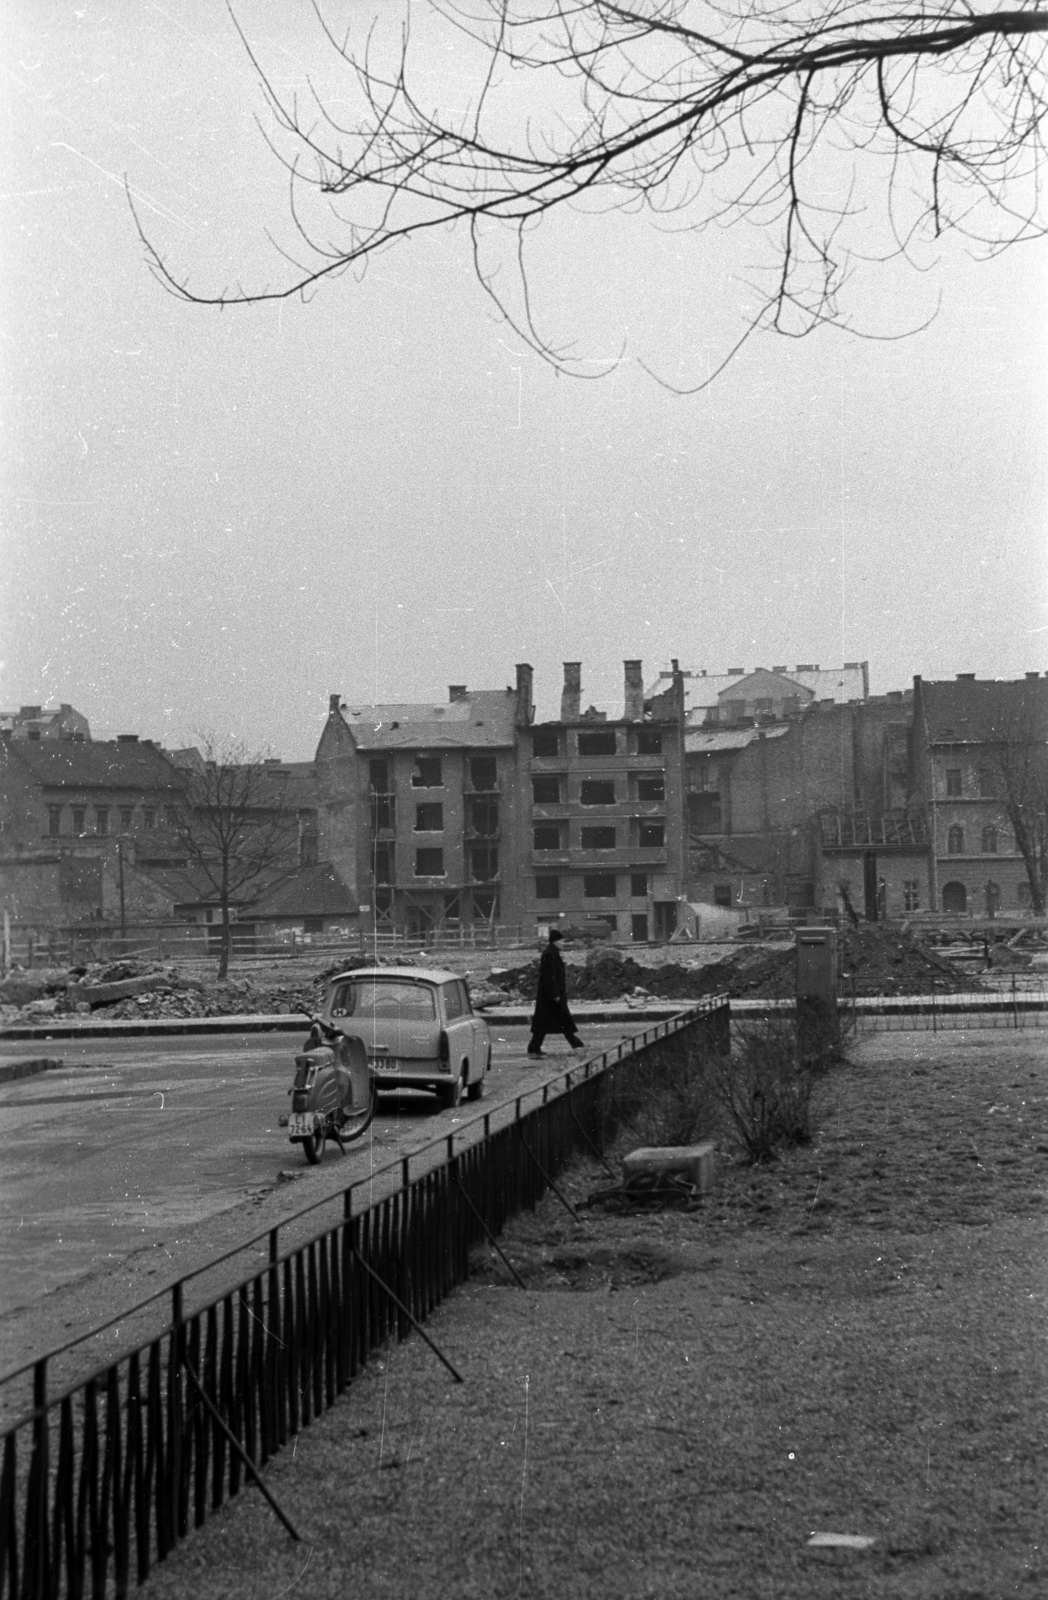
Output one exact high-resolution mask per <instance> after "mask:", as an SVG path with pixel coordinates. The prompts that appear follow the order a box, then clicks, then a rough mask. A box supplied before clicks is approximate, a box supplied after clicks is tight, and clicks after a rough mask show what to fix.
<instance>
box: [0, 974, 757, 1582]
mask: <svg viewBox="0 0 1048 1600" xmlns="http://www.w3.org/2000/svg"><path fill="white" fill-rule="evenodd" d="M711 1049H713V1050H718V1051H727V1050H728V1049H730V1016H729V1007H728V1002H727V1000H726V999H725V998H724V997H723V996H719V997H716V998H713V999H710V1000H707V1001H703V1002H701V1003H699V1004H696V1005H693V1006H691V1007H690V1008H689V1009H688V1010H687V1011H684V1012H682V1013H681V1014H680V1015H679V1016H678V1017H675V1018H673V1019H672V1020H670V1021H668V1022H663V1023H660V1024H658V1025H657V1026H655V1027H652V1028H649V1029H648V1030H647V1031H646V1032H645V1033H643V1034H641V1035H639V1036H638V1037H636V1038H634V1039H630V1040H627V1041H624V1042H623V1043H621V1044H619V1045H617V1046H615V1047H614V1048H612V1049H610V1050H608V1051H606V1052H605V1053H604V1054H603V1055H600V1056H597V1057H595V1058H593V1059H592V1060H589V1061H585V1062H582V1063H580V1064H577V1065H573V1066H572V1067H571V1068H570V1069H568V1070H567V1071H565V1072H563V1073H560V1074H557V1075H555V1076H552V1077H550V1078H547V1079H544V1081H543V1082H542V1084H541V1085H540V1086H539V1087H538V1088H537V1089H536V1090H534V1091H532V1092H531V1093H528V1094H524V1095H522V1096H518V1097H514V1098H512V1099H508V1100H506V1101H504V1102H502V1103H501V1104H495V1105H492V1106H491V1107H489V1108H488V1109H486V1110H485V1111H484V1112H483V1113H478V1114H477V1116H476V1117H473V1118H471V1119H469V1120H467V1121H466V1122H464V1123H462V1124H457V1125H456V1126H455V1129H454V1131H452V1132H449V1133H447V1134H446V1135H443V1136H441V1137H440V1138H439V1139H436V1140H433V1141H431V1142H430V1143H429V1144H427V1145H425V1146H423V1147H422V1148H420V1149H417V1150H414V1151H412V1153H411V1154H410V1155H407V1156H403V1157H400V1158H398V1159H397V1160H395V1161H393V1162H390V1163H389V1164H388V1165H387V1166H385V1167H380V1168H378V1169H376V1170H375V1171H373V1172H369V1173H368V1175H367V1177H366V1178H362V1179H361V1180H360V1181H357V1182H352V1183H350V1184H349V1185H348V1186H347V1187H346V1188H345V1189H344V1190H343V1191H341V1193H340V1194H338V1195H337V1196H336V1197H335V1199H334V1200H331V1199H330V1198H328V1199H324V1200H321V1201H317V1202H315V1203H314V1204H313V1205H311V1206H309V1207H306V1208H304V1209H303V1210H301V1211H299V1212H297V1213H295V1215H294V1216H292V1217H289V1218H287V1219H285V1220H284V1221H283V1222H282V1223H281V1224H280V1225H279V1226H278V1227H273V1228H271V1229H268V1230H266V1231H264V1232H262V1233H259V1234H257V1235H256V1236H255V1237H253V1238H252V1239H249V1240H247V1241H245V1243H244V1244H243V1245H242V1246H239V1247H238V1248H237V1249H236V1250H234V1251H230V1252H227V1253H226V1254H225V1255H223V1256H219V1257H217V1258H215V1259H214V1260H212V1261H210V1262H208V1263H207V1264H206V1265H205V1266H203V1267H201V1268H199V1269H197V1270H196V1271H194V1272H193V1273H191V1274H188V1275H186V1276H185V1277H183V1278H181V1279H179V1281H178V1282H176V1283H174V1284H172V1285H170V1286H168V1287H167V1288H166V1289H164V1290H161V1291H159V1292H158V1293H157V1294H155V1295H152V1296H150V1297H149V1298H148V1299H146V1300H144V1301H142V1302H140V1303H139V1304H138V1305H136V1306H133V1307H131V1308H130V1309H128V1310H125V1311H123V1312H122V1313H120V1314H119V1315H118V1316H115V1317H113V1318H111V1319H110V1320H109V1321H108V1322H107V1323H105V1324H103V1325H101V1326H100V1327H95V1328H93V1329H92V1330H91V1331H90V1332H89V1333H86V1334H84V1335H82V1336H80V1337H78V1338H77V1339H75V1340H72V1341H70V1342H69V1343H67V1344H65V1345H63V1346H61V1347H59V1348H57V1349H54V1350H52V1351H50V1352H48V1353H47V1354H46V1355H42V1356H40V1357H38V1358H37V1359H36V1360H34V1361H32V1362H30V1363H27V1364H26V1365H25V1366H23V1367H21V1368H19V1369H17V1370H16V1371H14V1372H11V1373H9V1374H8V1375H7V1376H6V1377H5V1378H3V1379H2V1380H0V1417H2V1418H3V1421H4V1428H3V1433H2V1458H3V1459H2V1464H0V1600H44V1597H48V1600H60V1597H65V1596H68V1597H70V1600H80V1597H82V1596H87V1595H90V1596H92V1597H96V1600H102V1597H104V1596H110V1595H111V1596H115V1597H120V1596H122V1595H126V1594H127V1592H128V1590H129V1589H130V1588H132V1587H134V1586H135V1585H137V1584H140V1583H142V1582H144V1581H145V1579H146V1577H147V1576H148V1574H149V1571H150V1569H151V1568H152V1567H153V1566H154V1565H155V1563H157V1562H158V1561H162V1560H163V1559H164V1558H165V1557H166V1556H167V1555H168V1554H169V1553H170V1552H171V1551H172V1550H173V1549H174V1548H175V1547H176V1545H177V1544H178V1543H179V1541H180V1540H182V1539H184V1538H185V1537H186V1536H187V1535H188V1533H189V1532H190V1530H191V1529H192V1528H196V1527H200V1526H201V1524H202V1523H204V1522H205V1521H206V1519H207V1517H208V1516H209V1515H210V1514H211V1513H212V1512H215V1511H217V1510H218V1509H219V1508H220V1507H221V1506H222V1505H223V1504H224V1503H225V1502H226V1501H227V1500H229V1499H230V1498H232V1497H233V1496H235V1495H237V1494H238V1493H239V1492H240V1491H241V1489H242V1488H244V1487H245V1485H246V1484H248V1483H250V1482H253V1481H254V1482H257V1483H258V1486H259V1488H260V1490H261V1492H262V1493H263V1494H265V1495H266V1498H267V1500H269V1502H270V1504H271V1506H272V1507H273V1510H274V1515H275V1516H278V1517H279V1518H280V1520H281V1521H282V1522H283V1523H284V1525H285V1527H286V1528H287V1529H288V1531H289V1532H290V1533H291V1534H292V1535H293V1536H295V1537H297V1536H298V1535H297V1530H296V1529H295V1528H294V1527H293V1524H292V1523H291V1521H290V1519H289V1518H288V1517H287V1516H286V1513H285V1512H284V1511H283V1510H282V1508H281V1507H279V1506H278V1505H277V1504H276V1502H275V1500H273V1499H272V1497H271V1496H270V1494H269V1491H268V1489H267V1487H266V1486H265V1481H264V1477H263V1473H262V1469H263V1468H264V1467H265V1465H266V1463H267V1462H268V1461H269V1459H270V1458H271V1457H272V1456H273V1455H274V1453H275V1452H276V1451H278V1450H279V1449H281V1448H282V1446H284V1445H285V1444H286V1443H288V1441H289V1440H292V1439H294V1438H295V1436H296V1435H297V1434H298V1433H299V1431H300V1430H301V1429H303V1428H305V1427H307V1426H308V1425H309V1424H310V1423H311V1422H312V1421H313V1420H314V1419H315V1418H317V1417H319V1416H320V1415H321V1414H322V1413H323V1412H324V1411H325V1410H326V1409H327V1408H328V1407H329V1406H331V1405H332V1404H334V1402H335V1401H336V1399H337V1398H338V1397H339V1396H340V1395H341V1394H343V1393H344V1392H345V1390H346V1389H347V1387H348V1386H349V1385H350V1384H351V1383H352V1381H353V1379H354V1377H355V1376H356V1374H357V1373H358V1372H359V1371H360V1370H361V1368H362V1367H363V1366H364V1365H365V1363H366V1362H367V1360H368V1358H369V1353H370V1352H371V1351H372V1350H374V1349H376V1348H377V1347H379V1346H383V1345H385V1344H387V1343H388V1341H390V1340H392V1339H393V1338H396V1339H397V1340H401V1339H404V1338H405V1337H406V1336H407V1335H408V1334H409V1333H410V1332H411V1331H412V1329H416V1330H417V1331H418V1332H419V1333H420V1334H421V1336H422V1337H423V1338H424V1339H426V1341H427V1343H430V1344H431V1345H432V1341H431V1340H430V1337H429V1335H428V1334H427V1332H426V1331H425V1328H424V1324H425V1323H426V1321H427V1319H428V1318H429V1316H430V1314H431V1313H432V1312H433V1311H434V1310H435V1309H436V1307H437V1306H439V1305H440V1303H441V1301H442V1300H443V1299H444V1297H445V1296H446V1295H447V1294H448V1293H449V1292H450V1291H451V1290H452V1289H453V1288H454V1287H455V1286H456V1285H458V1284H461V1283H462V1282H463V1281H464V1280H465V1279H466V1278H467V1277H468V1276H469V1273H470V1254H471V1251H472V1250H473V1249H474V1247H475V1246H477V1245H479V1244H481V1243H482V1242H483V1241H485V1240H487V1241H488V1243H489V1244H491V1245H493V1246H494V1248H496V1249H497V1248H498V1246H497V1243H496V1242H495V1241H496V1240H497V1236H498V1234H499V1233H500V1231H501V1230H502V1228H503V1226H504V1224H505V1223H506V1221H507V1220H508V1219H509V1218H510V1217H511V1216H512V1215H513V1214H514V1213H515V1212H518V1211H520V1210H521V1209H523V1208H527V1207H530V1208H534V1206H535V1205H536V1204H537V1203H538V1201H539V1200H540V1199H541V1198H542V1197H543V1195H544V1194H545V1193H546V1192H547V1190H549V1189H550V1188H554V1189H555V1188H556V1186H557V1184H556V1180H557V1176H558V1174H559V1173H560V1171H561V1169H562V1168H563V1167H564V1165H565V1163H566V1162H567V1161H568V1160H569V1159H570V1158H571V1157H572V1156H574V1155H575V1154H576V1153H581V1152H588V1153H590V1154H591V1155H595V1156H596V1155H600V1154H601V1153H602V1152H603V1150H604V1149H605V1147H606V1145H607V1142H608V1140H609V1139H610V1138H611V1137H612V1136H613V1134H614V1132H615V1130H616V1128H617V1127H618V1126H620V1125H621V1124H622V1123H623V1122H624V1121H628V1120H629V1117H630V1116H631V1115H632V1114H633V1112H634V1111H635V1110H636V1109H638V1108H639V1105H640V1103H641V1098H642V1096H643V1094H644V1093H645V1086H647V1087H648V1088H649V1089H650V1085H651V1083H652V1081H653V1079H654V1080H655V1081H657V1078H658V1075H659V1074H661V1073H662V1072H667V1073H673V1072H674V1071H676V1070H678V1069H679V1067H680V1065H681V1063H682V1062H683V1061H686V1060H687V1059H689V1058H690V1057H691V1056H692V1055H693V1053H695V1052H698V1051H702V1052H708V1051H709V1050H711ZM565 1203H567V1202H565ZM332 1207H333V1208H334V1215H333V1216H332V1215H331V1211H330V1208H332ZM325 1208H329V1210H328V1216H327V1220H326V1221H324V1222H323V1225H322V1226H318V1224H320V1222H321V1220H322V1214H323V1212H324V1209H325ZM218 1284H220V1287H218V1288H216V1285H218ZM131 1328H135V1329H136V1334H135V1336H134V1337H133V1338H132V1337H130V1336H129V1330H130V1329H131ZM118 1339H119V1343H118V1342H117V1341H118ZM432 1347H433V1349H434V1354H435V1358H436V1357H438V1356H439V1358H440V1360H441V1361H443V1362H444V1364H445V1366H446V1367H447V1368H448V1372H449V1381H454V1380H456V1379H457V1380H459V1381H461V1374H459V1373H458V1372H457V1370H456V1369H455V1368H454V1367H453V1365H452V1364H451V1362H450V1361H448V1359H447V1357H446V1356H445V1355H444V1353H443V1352H441V1351H440V1350H439V1349H438V1348H437V1347H436V1346H435V1345H432ZM103 1352H104V1355H103V1354H102V1353H103ZM274 1537H276V1538H281V1537H283V1535H282V1534H281V1533H280V1532H279V1530H278V1529H277V1528H276V1527H275V1525H274Z"/></svg>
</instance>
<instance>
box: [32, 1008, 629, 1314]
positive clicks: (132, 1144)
mask: <svg viewBox="0 0 1048 1600" xmlns="http://www.w3.org/2000/svg"><path fill="white" fill-rule="evenodd" d="M642 1026H643V1025H642V1024H641V1023H638V1024H637V1025H635V1026H633V1027H630V1026H629V1025H628V1024H619V1023H611V1024H603V1025H597V1024H590V1025H589V1026H587V1028H586V1038H587V1046H588V1052H587V1053H596V1052H597V1051H599V1050H603V1049H605V1048H607V1046H608V1045H609V1044H612V1043H616V1042H617V1041H618V1040H619V1039H621V1038H622V1037H624V1036H628V1035H630V1034H633V1033H636V1032H639V1031H641V1029H642ZM492 1038H493V1041H494V1054H493V1066H492V1072H491V1076H490V1078H489V1081H488V1085H487V1089H486V1099H487V1100H488V1101H489V1102H490V1101H492V1100H496V1099H500V1098H503V1097H504V1096H506V1095H508V1094H512V1093H513V1092H516V1091H518V1090H519V1086H520V1085H527V1087H529V1088H530V1087H534V1086H535V1084H536V1080H537V1079H539V1075H538V1074H537V1073H536V1071H535V1068H534V1065H530V1066H529V1064H528V1063H527V1061H526V1057H525V1055H524V1047H525V1044H526V1042H527V1033H526V1030H524V1029H519V1028H518V1029H510V1028H507V1027H505V1026H502V1027H498V1026H496V1027H494V1028H493V1030H492ZM299 1043H300V1041H299V1040H298V1039H296V1037H295V1036H294V1035H286V1034H285V1035H266V1034H244V1035H236V1036H233V1037H222V1038H211V1039H206V1040H205V1039H102V1040H96V1041H93V1042H87V1041H85V1042H81V1041H79V1040H77V1041H71V1040H56V1041H54V1043H53V1044H51V1045H50V1046H49V1047H48V1050H49V1053H50V1054H52V1055H53V1056H55V1057H60V1058H61V1059H62V1060H63V1062H64V1065H63V1067H62V1069H61V1070H53V1071H49V1072H46V1073H43V1074H41V1075H39V1076H37V1077H33V1078H25V1079H20V1080H16V1081H14V1082H12V1083H8V1084H5V1085H2V1086H0V1216H2V1217H3V1219H4V1220H3V1227H2V1228H0V1315H3V1316H6V1315H7V1314H8V1313H11V1312H13V1311H16V1310H17V1309H18V1308H22V1307H29V1306H32V1305H34V1304H35V1303H36V1302H38V1301H40V1299H41V1298H42V1297H43V1296H45V1295H47V1294H49V1293H50V1292H51V1291H53V1290H55V1289H57V1288H61V1287H63V1286H69V1285H73V1284H75V1283H76V1282H77V1281H78V1280H82V1279H86V1278H88V1277H90V1276H92V1275H98V1274H105V1273H106V1272H107V1271H111V1269H113V1268H114V1267H117V1266H119V1265H121V1264H122V1263H124V1262H125V1261H126V1260H127V1258H129V1257H131V1256H132V1255H134V1254H135V1253H136V1252H143V1251H149V1250H150V1249H151V1248H153V1249H156V1250H157V1256H156V1260H157V1261H158V1263H159V1264H160V1265H159V1267H158V1268H156V1269H152V1270H158V1271H160V1272H161V1273H162V1277H161V1280H160V1281H163V1278H164V1277H166V1276H167V1275H168V1269H169V1266H170V1265H172V1264H174V1263H175V1262H176V1260H177V1261H182V1260H185V1259H186V1258H187V1250H188V1251H189V1253H190V1254H191V1255H193V1256H201V1255H206V1254H207V1251H208V1245H209V1242H210V1241H211V1240H212V1239H214V1240H216V1241H217V1240H218V1239H219V1237H220V1235H221V1236H222V1237H223V1238H228V1235H229V1229H230V1227H231V1226H233V1224H234V1223H236V1226H237V1227H238V1228H239V1229H240V1232H239V1235H237V1236H238V1237H243V1236H244V1235H246V1234H248V1233H250V1232H253V1231H255V1229H257V1228H259V1227H262V1226H267V1225H268V1220H267V1219H268V1216H269V1209H271V1208H269V1207H268V1203H267V1206H266V1207H264V1206H263V1204H262V1202H263V1201H266V1200H267V1197H272V1198H273V1204H274V1205H275V1204H276V1202H277V1199H278V1198H279V1199H280V1201H281V1203H282V1209H283V1210H284V1211H285V1212H286V1211H287V1210H288V1209H291V1208H292V1207H300V1206H302V1205H306V1204H308V1203H309V1201H310V1199H311V1198H313V1197H314V1195H315V1196H316V1197H317V1198H320V1197H321V1196H322V1195H323V1194H324V1193H325V1192H331V1193H334V1192H335V1191H337V1190H339V1189H341V1188H342V1187H343V1186H344V1184H345V1182H346V1179H347V1176H349V1175H350V1173H352V1175H353V1176H357V1175H358V1174H359V1175H360V1176H362V1177H366V1175H367V1172H368V1169H369V1167H370V1166H376V1165H381V1164H382V1163H384V1162H386V1161H388V1160H390V1159H391V1158H393V1157H394V1156H396V1155H398V1154H403V1153H404V1152H405V1151H406V1150H410V1149H411V1148H412V1147H414V1146H418V1145H420V1144H423V1143H425V1142H427V1141H428V1140H430V1139H432V1138H433V1136H434V1134H435V1133H438V1132H439V1130H440V1129H441V1127H443V1126H447V1127H450V1126H452V1125H453V1121H454V1120H456V1119H460V1118H461V1119H462V1120H465V1119H466V1118H467V1117H470V1116H473V1115H474V1114H475V1112H476V1110H477V1109H478V1108H477V1107H475V1106H469V1107H466V1106H463V1107H462V1108H461V1111H460V1112H441V1111H440V1110H439V1109H438V1107H437V1103H436V1100H435V1099H434V1098H433V1097H432V1096H428V1095H424V1094H410V1093H403V1094H397V1095H383V1096H381V1097H380V1099H379V1113H378V1116H377V1117H376V1119H375V1123H374V1125H373V1129H372V1130H371V1131H370V1132H369V1134H368V1135H366V1136H365V1138H364V1140H362V1141H361V1143H360V1144H359V1145H354V1146H351V1147H350V1150H349V1152H348V1154H347V1156H345V1157H342V1156H340V1155H339V1153H338V1151H337V1149H336V1150H331V1149H330V1148H329V1151H328V1153H327V1156H326V1157H325V1161H324V1164H323V1166H322V1167H320V1168H309V1167H307V1166H306V1163H305V1159H304V1157H303V1155H302V1153H301V1148H300V1147H298V1146H292V1145H290V1143H289V1142H288V1139H287V1136H286V1134H284V1133H283V1132H282V1130H281V1129H280V1128H278V1126H277V1117H278V1116H279V1115H280V1114H281V1112H283V1111H285V1110H286V1109H287V1104H288V1101H287V1095H286V1089H287V1087H288V1085H289V1083H290V1080H291V1057H292V1055H293V1053H294V1050H295V1049H296V1048H297V1047H298V1045H299ZM558 1045H559V1046H560V1049H561V1050H563V1052H564V1053H563V1054H560V1053H559V1051H558ZM549 1048H550V1050H551V1051H552V1052H558V1053H556V1054H551V1056H550V1059H549V1062H548V1065H549V1066H550V1067H552V1068H556V1067H557V1066H558V1065H568V1064H569V1062H570V1061H571V1059H572V1058H571V1056H570V1053H569V1052H567V1047H566V1045H565V1044H564V1042H563V1041H555V1042H552V1043H551V1044H550V1046H549ZM26 1054H27V1052H26V1047H25V1046H24V1045H18V1044H14V1043H11V1042H9V1041H0V1060H4V1059H7V1060H10V1059H15V1060H18V1059H23V1058H25V1056H26ZM576 1059H579V1058H576ZM539 1081H541V1080H539ZM282 1173H290V1174H292V1175H293V1176H294V1177H295V1178H296V1179H297V1180H298V1181H296V1182H294V1183H293V1184H291V1185H290V1186H289V1187H288V1189H287V1192H286V1193H284V1192H282V1189H281V1188H278V1186H280V1182H281V1175H282ZM274 1191H276V1194H274ZM253 1202H254V1203H255V1204H256V1205H257V1207H258V1209H252V1203H253ZM245 1206H246V1207H247V1208H248V1209H247V1211H246V1212H244V1211H243V1210H242V1211H241V1215H240V1217H239V1219H234V1218H232V1217H228V1216H227V1214H228V1213H230V1212H231V1211H232V1210H233V1209H234V1208H244V1207H245ZM222 1223H225V1224H228V1225H226V1226H220V1224H222ZM160 1247H163V1248H160ZM114 1292H115V1291H114ZM91 1314H92V1315H93V1316H94V1315H97V1312H96V1311H93V1312H92V1313H91ZM65 1325H68V1324H65Z"/></svg>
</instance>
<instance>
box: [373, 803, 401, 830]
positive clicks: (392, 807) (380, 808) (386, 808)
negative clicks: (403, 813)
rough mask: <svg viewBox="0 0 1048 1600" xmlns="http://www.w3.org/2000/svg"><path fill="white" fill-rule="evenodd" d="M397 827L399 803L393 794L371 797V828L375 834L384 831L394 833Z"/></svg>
mask: <svg viewBox="0 0 1048 1600" xmlns="http://www.w3.org/2000/svg"><path fill="white" fill-rule="evenodd" d="M396 826H397V803H396V801H395V800H394V798H393V796H392V795H391V794H373V795H372V796H371V827H372V829H373V831H374V832H375V833H379V832H380V831H381V830H382V829H386V830H388V831H389V832H390V833H392V832H394V831H395V829H396Z"/></svg>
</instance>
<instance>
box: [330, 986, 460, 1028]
mask: <svg viewBox="0 0 1048 1600" xmlns="http://www.w3.org/2000/svg"><path fill="white" fill-rule="evenodd" d="M433 998H434V990H433V989H431V988H430V987H429V986H428V985H423V984H421V983H412V982H411V980H410V979H406V980H404V979H400V980H398V979H396V978H358V979H356V980H355V981H352V982H350V983H344V984H342V985H341V986H340V987H339V988H338V989H336V990H335V993H334V994H333V995H332V997H331V1015H332V1016H333V1017H354V1016H355V1017H361V1018H364V1019H366V1020H367V1021H370V1020H371V1018H372V1017H389V1018H391V1019H395V1020H396V1021H398V1022H399V1021H400V1020H401V1018H404V1019H406V1020H410V1021H412V1022H415V1021H419V1022H425V1021H428V1020H429V1019H430V1018H431V1017H434V1016H435V1015H436V1007H435V1006H434V1004H433Z"/></svg>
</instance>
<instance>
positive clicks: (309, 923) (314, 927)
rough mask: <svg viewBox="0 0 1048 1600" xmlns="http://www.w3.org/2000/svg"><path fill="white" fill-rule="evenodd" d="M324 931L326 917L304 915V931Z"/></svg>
mask: <svg viewBox="0 0 1048 1600" xmlns="http://www.w3.org/2000/svg"><path fill="white" fill-rule="evenodd" d="M323 931H324V919H323V917H303V918H302V932H303V933H323Z"/></svg>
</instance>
